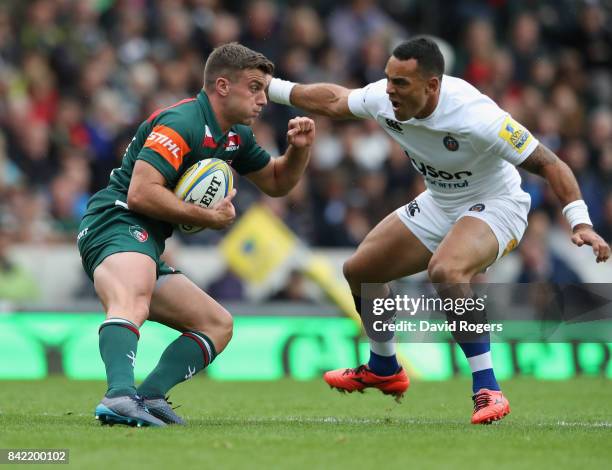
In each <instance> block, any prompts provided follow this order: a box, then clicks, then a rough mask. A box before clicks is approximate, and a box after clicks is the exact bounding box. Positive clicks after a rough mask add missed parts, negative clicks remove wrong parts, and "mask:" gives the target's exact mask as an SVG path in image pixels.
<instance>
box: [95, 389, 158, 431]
mask: <svg viewBox="0 0 612 470" xmlns="http://www.w3.org/2000/svg"><path fill="white" fill-rule="evenodd" d="M95 417H96V419H97V420H100V422H101V423H102V424H110V425H113V424H127V425H128V426H138V427H141V426H166V423H164V422H163V421H161V420H159V419H157V418H156V417H155V416H153V415H152V414H150V413H149V412H148V410H147V408H146V407H145V405H144V400H143V399H142V398H140V397H139V396H138V395H135V396H127V395H126V396H121V397H114V398H108V397H104V398H102V401H101V402H100V404H99V405H98V406H96V411H95Z"/></svg>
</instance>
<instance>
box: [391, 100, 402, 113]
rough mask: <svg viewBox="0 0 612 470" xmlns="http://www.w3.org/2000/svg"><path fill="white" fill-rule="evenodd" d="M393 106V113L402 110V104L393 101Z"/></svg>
mask: <svg viewBox="0 0 612 470" xmlns="http://www.w3.org/2000/svg"><path fill="white" fill-rule="evenodd" d="M391 106H393V111H397V110H399V108H400V102H399V101H397V100H391Z"/></svg>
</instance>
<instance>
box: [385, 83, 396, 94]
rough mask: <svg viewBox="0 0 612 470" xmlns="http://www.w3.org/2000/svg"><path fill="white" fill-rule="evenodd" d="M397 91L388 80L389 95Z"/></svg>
mask: <svg viewBox="0 0 612 470" xmlns="http://www.w3.org/2000/svg"><path fill="white" fill-rule="evenodd" d="M394 91H395V90H394V88H393V85H392V84H391V82H390V81H389V80H387V89H386V92H387V95H390V94H391V93H393V92H394Z"/></svg>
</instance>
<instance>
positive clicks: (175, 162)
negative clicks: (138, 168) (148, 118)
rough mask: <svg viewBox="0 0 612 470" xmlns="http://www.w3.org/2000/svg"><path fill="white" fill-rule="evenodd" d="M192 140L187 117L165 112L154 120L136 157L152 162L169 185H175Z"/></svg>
mask: <svg viewBox="0 0 612 470" xmlns="http://www.w3.org/2000/svg"><path fill="white" fill-rule="evenodd" d="M143 125H146V123H145V124H143ZM190 141H191V131H190V126H189V123H187V122H186V119H184V118H183V117H182V116H180V115H177V114H176V113H172V112H168V113H164V114H162V115H161V116H159V117H158V118H157V119H156V120H155V121H154V123H153V126H152V128H151V131H150V132H149V134H148V135H147V136H146V137H145V141H144V144H143V146H142V149H141V150H140V153H139V154H138V156H137V157H136V158H137V159H138V160H144V161H145V162H147V163H149V164H151V165H152V166H153V167H154V168H155V169H156V170H157V171H159V172H160V173H161V174H162V175H163V176H164V178H166V181H167V183H168V186H169V187H174V185H175V184H176V182H177V181H178V179H179V177H180V175H181V174H182V166H183V162H184V161H186V160H185V158H186V156H187V155H188V154H189V152H191V147H192V146H191V145H190Z"/></svg>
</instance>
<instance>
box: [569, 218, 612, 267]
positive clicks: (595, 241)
mask: <svg viewBox="0 0 612 470" xmlns="http://www.w3.org/2000/svg"><path fill="white" fill-rule="evenodd" d="M572 243H573V244H574V245H577V246H582V245H589V246H591V247H593V254H594V255H595V256H596V257H597V262H598V263H603V262H604V261H607V260H608V258H609V257H610V246H609V245H608V244H607V243H606V242H605V241H604V239H603V238H601V237H600V236H599V235H597V232H595V230H593V228H592V227H590V226H588V225H583V226H578V227H575V228H574V234H573V235H572Z"/></svg>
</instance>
